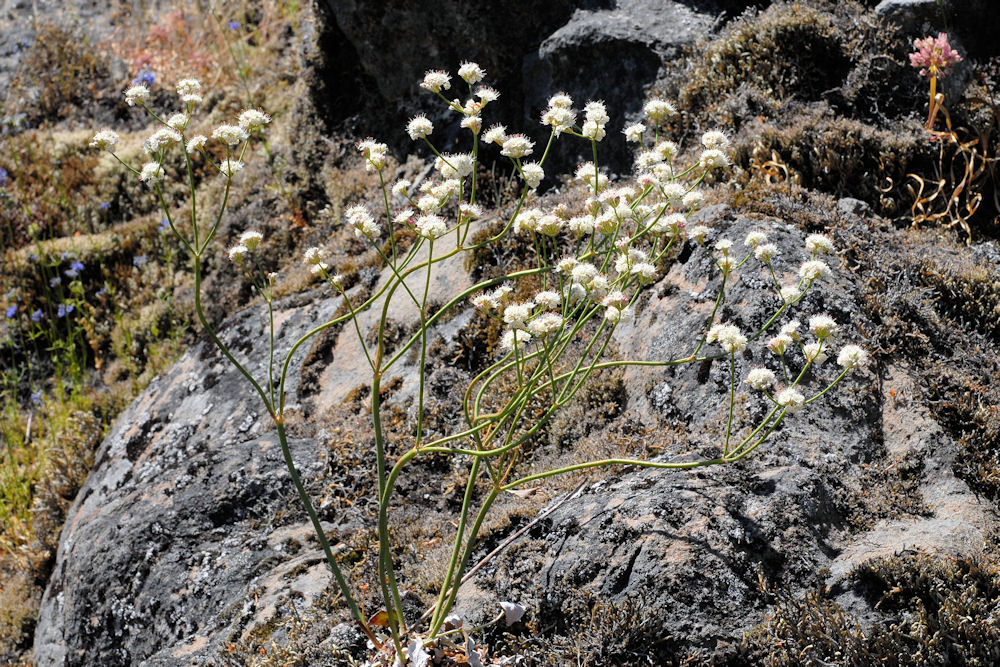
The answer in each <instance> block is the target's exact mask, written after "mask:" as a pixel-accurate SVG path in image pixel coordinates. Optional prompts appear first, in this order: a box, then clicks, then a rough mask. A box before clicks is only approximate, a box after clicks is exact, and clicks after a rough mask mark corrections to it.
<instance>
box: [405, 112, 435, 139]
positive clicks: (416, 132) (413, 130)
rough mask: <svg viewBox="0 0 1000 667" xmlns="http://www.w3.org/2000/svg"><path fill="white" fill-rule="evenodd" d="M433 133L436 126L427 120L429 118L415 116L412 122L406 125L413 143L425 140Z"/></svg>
mask: <svg viewBox="0 0 1000 667" xmlns="http://www.w3.org/2000/svg"><path fill="white" fill-rule="evenodd" d="M433 131H434V124H433V123H432V122H431V121H430V120H428V119H427V116H424V115H420V116H414V117H413V118H411V119H410V122H409V123H407V124H406V133H407V134H409V135H410V139H412V140H413V141H416V140H417V139H423V138H424V137H426V136H427V135H428V134H430V133H431V132H433Z"/></svg>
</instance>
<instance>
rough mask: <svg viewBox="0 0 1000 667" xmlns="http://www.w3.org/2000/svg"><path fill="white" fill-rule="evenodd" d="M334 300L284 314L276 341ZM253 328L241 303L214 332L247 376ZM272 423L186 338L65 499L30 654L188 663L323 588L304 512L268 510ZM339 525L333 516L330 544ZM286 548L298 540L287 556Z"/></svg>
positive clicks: (318, 460) (283, 487) (311, 454)
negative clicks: (298, 548)
mask: <svg viewBox="0 0 1000 667" xmlns="http://www.w3.org/2000/svg"><path fill="white" fill-rule="evenodd" d="M338 305H339V299H329V300H320V301H319V302H318V303H316V304H313V305H308V306H304V307H301V308H297V309H293V310H292V311H290V312H288V313H287V317H288V319H287V320H285V321H284V323H283V325H282V327H281V330H280V332H279V335H278V346H279V351H285V350H287V349H288V348H289V347H290V346H291V344H292V343H293V342H294V341H295V339H296V338H297V337H298V336H300V335H301V334H302V333H304V332H305V331H307V330H308V329H309V328H311V327H312V326H313V325H314V323H315V322H316V321H317V319H322V318H327V317H329V316H330V314H331V313H332V312H333V311H334V310H335V309H336V308H337V306H338ZM260 322H261V318H260V313H259V312H255V310H254V309H250V310H247V311H244V312H242V313H240V314H239V315H237V316H235V317H233V318H231V319H230V320H229V321H227V322H226V324H225V326H224V328H223V334H222V336H223V338H224V339H225V340H226V342H227V344H228V345H230V346H232V347H233V349H235V350H238V352H237V353H238V354H239V356H241V357H242V358H243V359H245V360H250V363H251V366H250V368H251V370H253V371H254V372H256V373H258V375H259V373H260V370H261V369H260V368H259V366H258V364H256V363H255V361H256V360H259V359H261V356H260V355H261V354H262V353H263V354H264V355H265V358H266V346H262V345H261V341H262V340H264V337H263V336H261V332H260V330H259V329H260ZM209 345H210V344H209ZM300 362H301V359H300ZM296 385H297V382H296V381H294V378H293V383H292V386H291V387H290V389H291V393H292V395H293V396H294V392H295V389H296ZM268 421H269V419H268V417H267V415H266V413H264V414H262V411H261V407H259V404H258V402H257V401H255V400H254V397H253V396H251V395H248V393H247V391H246V390H245V384H244V381H243V380H242V378H241V377H240V376H239V374H238V373H237V372H236V371H235V370H234V369H232V368H231V367H230V366H229V364H228V362H226V360H225V359H224V358H223V357H221V356H220V355H219V354H218V353H217V352H216V351H215V350H214V346H213V347H207V346H206V344H201V345H199V346H197V347H195V348H194V349H192V350H191V351H190V352H188V353H187V354H186V355H185V356H184V357H183V358H182V359H181V360H180V361H179V362H177V364H175V365H174V366H173V367H172V368H171V369H170V370H169V371H168V372H167V373H165V374H164V375H162V376H160V377H158V378H157V379H156V380H154V381H153V382H152V383H151V384H150V386H149V388H148V389H147V390H146V391H145V392H144V393H143V394H142V395H141V396H140V397H139V398H138V399H136V401H135V402H134V403H133V404H132V405H131V406H130V407H129V408H128V409H127V410H126V411H125V412H124V413H123V414H122V416H121V417H120V418H119V420H118V422H117V423H116V425H115V427H114V429H113V430H112V431H111V433H110V434H109V435H108V437H107V439H106V440H105V441H104V443H103V444H102V445H101V447H100V449H99V451H98V452H97V456H96V462H95V464H94V468H93V470H92V471H91V473H90V476H89V477H88V479H87V482H86V483H85V485H84V487H83V488H82V489H81V491H80V493H79V495H78V497H77V499H76V501H75V502H74V504H73V506H72V508H71V509H70V512H69V515H68V518H67V523H66V528H65V529H64V530H63V533H62V537H61V539H60V545H59V551H58V554H57V558H56V566H55V569H54V571H53V573H52V577H51V579H50V581H49V585H48V587H47V589H46V595H45V598H44V600H43V602H42V609H41V613H40V618H39V622H38V626H37V630H36V633H35V660H36V662H37V664H39V665H56V664H59V665H63V664H66V665H85V664H86V665H92V664H100V665H130V664H150V665H156V664H175V665H177V664H190V661H191V660H194V659H195V657H196V656H205V655H208V656H211V655H214V654H215V653H216V652H217V651H218V650H219V649H220V646H221V644H222V642H224V641H226V640H227V639H229V638H230V637H231V636H236V637H239V635H240V632H241V631H242V630H243V629H244V628H245V627H248V626H252V625H254V624H255V623H260V622H262V621H263V620H266V619H267V618H268V617H269V615H270V614H273V612H274V609H275V607H276V606H277V605H278V604H282V603H283V602H282V601H283V600H285V599H286V598H287V596H288V594H289V593H291V592H296V595H297V596H300V597H299V600H298V602H297V603H296V604H300V605H303V606H305V607H308V606H309V605H310V604H311V602H312V601H313V600H314V599H315V598H316V596H317V595H319V594H320V593H321V592H323V591H324V590H325V589H326V587H327V584H328V582H329V574H328V572H327V570H326V567H325V563H324V562H323V560H322V558H321V557H320V556H319V552H318V551H317V548H318V545H317V544H316V542H315V537H312V536H311V535H310V531H309V528H308V526H306V525H305V524H304V523H303V522H302V518H303V517H302V516H300V513H296V514H295V515H294V516H292V517H286V518H285V519H282V520H279V519H277V518H276V517H280V516H281V515H282V514H283V513H284V512H283V510H284V509H285V508H287V507H288V506H289V505H291V504H292V503H294V502H295V500H294V498H295V495H294V489H293V488H292V486H291V480H290V478H289V476H288V472H287V470H286V469H285V466H284V462H283V460H282V457H281V452H280V449H279V448H278V445H277V440H276V438H275V437H274V434H273V428H272V427H270V426H269V425H268ZM290 444H291V448H292V453H293V456H294V457H295V459H296V461H297V463H298V465H299V467H300V472H301V474H302V476H303V478H305V479H306V480H316V479H317V478H319V477H320V476H321V475H322V474H323V471H324V469H325V465H326V464H325V461H324V459H323V457H322V456H321V450H320V449H319V448H317V447H316V445H315V443H314V442H312V441H309V440H301V439H300V440H294V441H292V442H291V443H290ZM344 529H345V527H344V526H342V525H341V526H331V529H330V530H329V534H330V539H331V541H332V542H333V543H334V544H336V542H337V535H338V534H339V533H340V531H342V530H344ZM290 544H306V545H308V548H306V549H305V550H304V551H303V552H302V553H292V552H291V550H290V549H289V546H288V545H290Z"/></svg>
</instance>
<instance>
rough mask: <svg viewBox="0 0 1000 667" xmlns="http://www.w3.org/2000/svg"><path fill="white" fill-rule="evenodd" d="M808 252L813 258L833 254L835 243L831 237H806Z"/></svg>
mask: <svg viewBox="0 0 1000 667" xmlns="http://www.w3.org/2000/svg"><path fill="white" fill-rule="evenodd" d="M806 252H808V253H809V254H810V255H813V256H816V255H825V254H829V253H832V252H833V241H831V240H830V237H829V236H823V235H822V234H810V235H809V236H807V237H806Z"/></svg>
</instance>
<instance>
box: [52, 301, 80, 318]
mask: <svg viewBox="0 0 1000 667" xmlns="http://www.w3.org/2000/svg"><path fill="white" fill-rule="evenodd" d="M74 310H76V308H74V307H73V304H71V303H65V304H64V303H60V304H59V310H58V311H57V312H56V317H66V316H67V315H69V314H70V313H72V312H73V311H74Z"/></svg>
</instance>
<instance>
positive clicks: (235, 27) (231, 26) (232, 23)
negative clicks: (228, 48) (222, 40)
mask: <svg viewBox="0 0 1000 667" xmlns="http://www.w3.org/2000/svg"><path fill="white" fill-rule="evenodd" d="M229 29H230V30H239V29H240V22H239V21H230V22H229Z"/></svg>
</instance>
